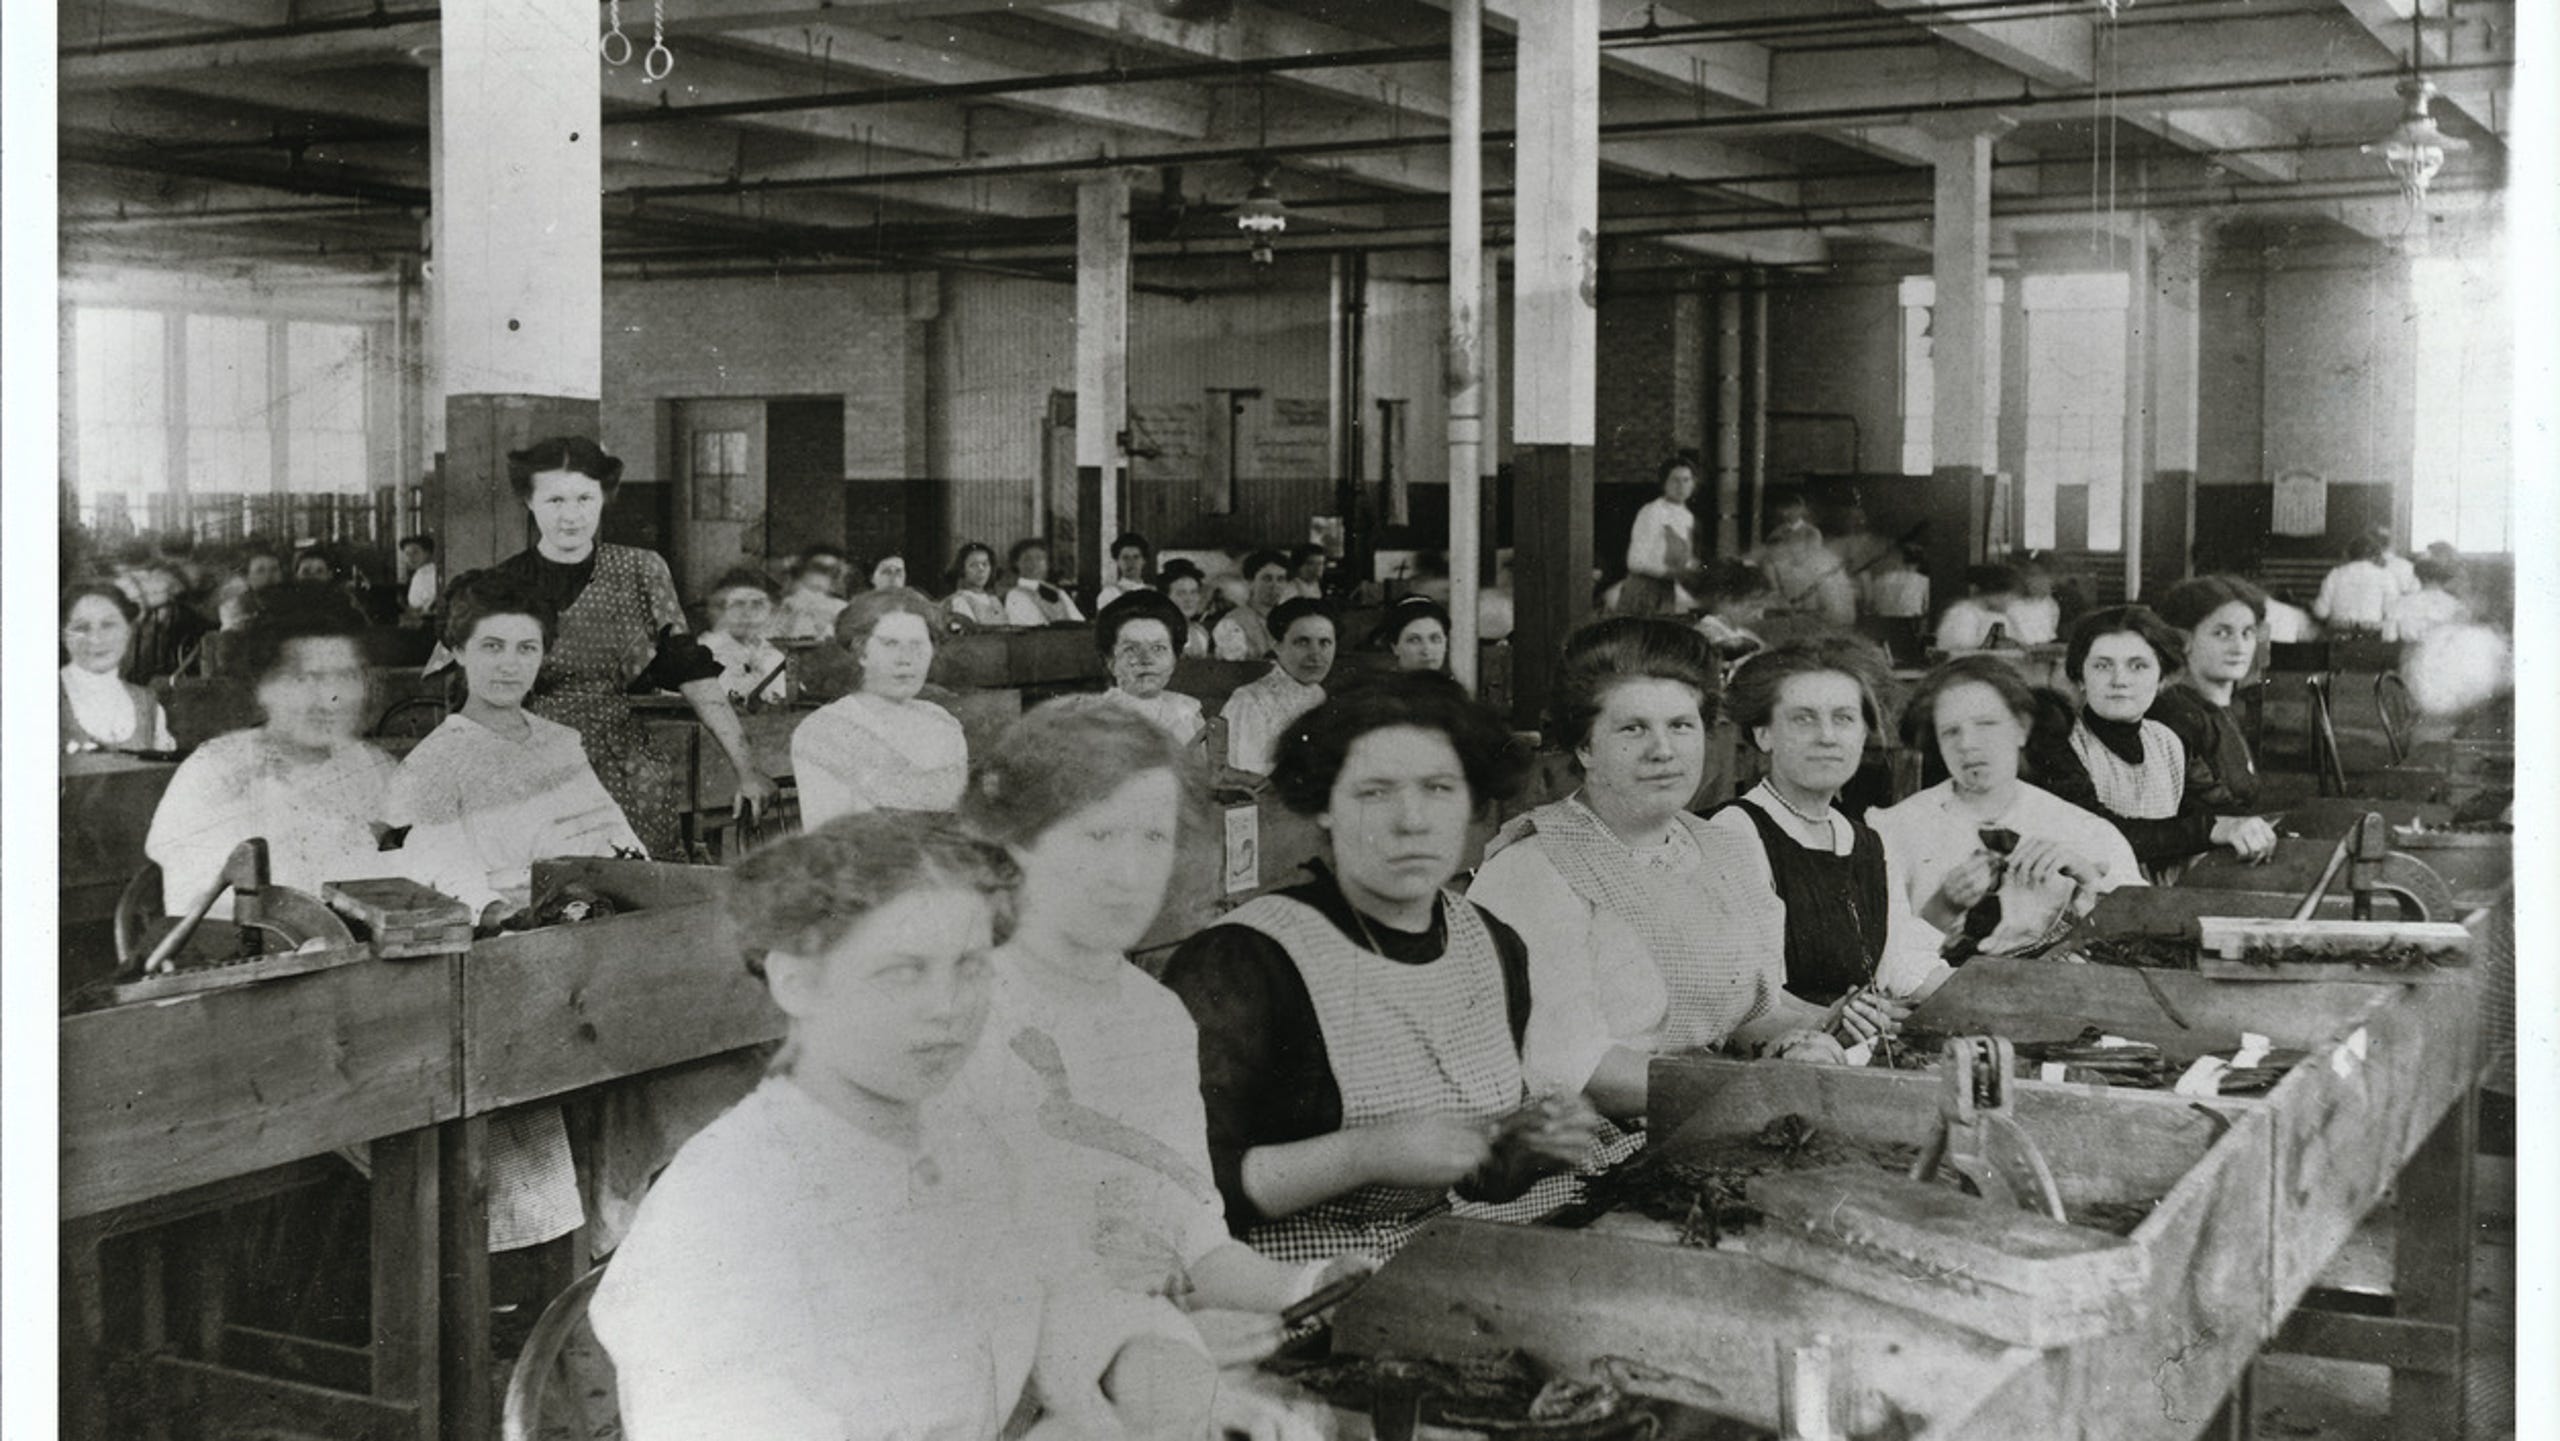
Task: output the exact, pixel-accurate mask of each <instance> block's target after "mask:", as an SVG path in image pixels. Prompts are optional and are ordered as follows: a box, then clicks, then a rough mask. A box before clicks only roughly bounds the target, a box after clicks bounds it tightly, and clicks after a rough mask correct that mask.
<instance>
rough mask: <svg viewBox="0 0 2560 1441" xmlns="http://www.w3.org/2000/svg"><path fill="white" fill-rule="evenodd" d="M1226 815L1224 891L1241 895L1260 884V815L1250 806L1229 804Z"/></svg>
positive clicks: (1232, 894) (1233, 894)
mask: <svg viewBox="0 0 2560 1441" xmlns="http://www.w3.org/2000/svg"><path fill="white" fill-rule="evenodd" d="M1226 817H1227V873H1226V891H1227V894H1228V895H1231V896H1240V895H1243V894H1244V893H1245V892H1247V891H1250V890H1252V889H1254V888H1255V887H1257V886H1259V885H1261V884H1262V817H1261V815H1260V814H1259V813H1257V812H1256V811H1255V810H1254V808H1253V807H1251V806H1229V807H1228V808H1227V813H1226Z"/></svg>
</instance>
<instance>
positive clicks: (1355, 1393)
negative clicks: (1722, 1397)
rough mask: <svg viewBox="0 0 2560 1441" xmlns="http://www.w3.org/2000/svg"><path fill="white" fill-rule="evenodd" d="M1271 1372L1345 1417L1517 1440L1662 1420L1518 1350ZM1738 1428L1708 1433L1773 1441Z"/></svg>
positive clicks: (1658, 1408) (1624, 1429)
mask: <svg viewBox="0 0 2560 1441" xmlns="http://www.w3.org/2000/svg"><path fill="white" fill-rule="evenodd" d="M1265 1369H1267V1370H1270V1371H1272V1372H1274V1373H1275V1374H1278V1375H1281V1376H1285V1377H1287V1378H1288V1379H1289V1380H1290V1381H1292V1382H1295V1383H1296V1384H1297V1385H1299V1386H1303V1387H1305V1388H1306V1389H1307V1390H1309V1391H1312V1392H1314V1393H1315V1394H1317V1395H1318V1396H1321V1397H1323V1398H1324V1399H1325V1400H1327V1401H1329V1402H1331V1403H1333V1404H1334V1405H1336V1406H1340V1407H1343V1408H1345V1409H1348V1410H1354V1411H1363V1412H1368V1413H1370V1414H1371V1415H1372V1416H1373V1417H1377V1416H1381V1415H1382V1414H1383V1413H1384V1412H1386V1411H1387V1410H1388V1409H1389V1408H1393V1407H1406V1408H1410V1410H1409V1413H1408V1419H1410V1420H1419V1421H1426V1422H1429V1423H1431V1424H1432V1425H1434V1426H1443V1427H1449V1428H1452V1429H1455V1430H1461V1431H1472V1432H1477V1433H1481V1434H1483V1435H1487V1436H1495V1437H1506V1438H1512V1437H1516V1438H1520V1441H1533V1438H1534V1441H1604V1438H1615V1437H1636V1436H1652V1435H1655V1434H1657V1433H1658V1432H1659V1431H1660V1429H1661V1426H1662V1422H1663V1419H1664V1418H1663V1411H1664V1406H1663V1405H1662V1404H1661V1403H1657V1402H1654V1401H1651V1400H1648V1399H1646V1398H1644V1397H1640V1396H1632V1395H1629V1394H1628V1393H1626V1392H1625V1391H1622V1390H1620V1389H1619V1388H1618V1387H1617V1386H1615V1385H1612V1384H1610V1383H1609V1382H1608V1381H1605V1380H1599V1381H1575V1380H1571V1379H1569V1378H1566V1377H1563V1376H1558V1375H1555V1374H1553V1373H1552V1372H1550V1371H1549V1370H1548V1368H1546V1367H1545V1366H1542V1365H1540V1364H1539V1363H1538V1362H1537V1361H1535V1360H1534V1359H1532V1358H1530V1357H1529V1356H1527V1355H1525V1354H1523V1353H1521V1352H1518V1351H1507V1352H1504V1353H1502V1354H1501V1355H1498V1356H1491V1357H1485V1358H1481V1359H1475V1360H1442V1359H1437V1358H1433V1357H1423V1356H1350V1355H1344V1356H1328V1357H1325V1358H1322V1359H1319V1360H1313V1361H1274V1362H1268V1363H1265ZM1736 1426H1737V1429H1726V1430H1716V1431H1712V1432H1710V1433H1706V1434H1709V1435H1711V1436H1713V1437H1715V1438H1717V1441H1757V1438H1760V1437H1765V1436H1767V1435H1768V1433H1767V1432H1765V1431H1762V1430H1759V1429H1757V1428H1752V1427H1745V1426H1740V1425H1739V1423H1736ZM1683 1434H1690V1433H1689V1432H1687V1431H1686V1430H1684V1432H1683Z"/></svg>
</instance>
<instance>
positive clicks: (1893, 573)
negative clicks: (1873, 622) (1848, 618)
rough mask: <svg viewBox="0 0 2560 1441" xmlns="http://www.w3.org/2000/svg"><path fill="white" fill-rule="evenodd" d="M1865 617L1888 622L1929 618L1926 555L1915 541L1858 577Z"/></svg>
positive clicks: (1886, 553) (1902, 545)
mask: <svg viewBox="0 0 2560 1441" xmlns="http://www.w3.org/2000/svg"><path fill="white" fill-rule="evenodd" d="M1860 579H1861V580H1863V581H1864V583H1865V594H1864V595H1863V596H1862V597H1861V600H1862V601H1863V603H1864V604H1865V606H1866V608H1867V614H1869V615H1873V616H1883V617H1885V618H1887V619H1890V620H1919V619H1921V618H1923V617H1925V616H1927V615H1928V614H1929V552H1928V550H1927V549H1926V548H1925V547H1923V546H1922V545H1921V544H1920V543H1919V542H1917V541H1905V542H1903V543H1902V544H1901V545H1898V546H1895V547H1894V548H1893V549H1891V550H1889V551H1886V552H1885V553H1884V554H1883V555H1882V556H1880V557H1879V558H1878V559H1877V560H1876V563H1875V566H1874V568H1873V569H1871V570H1869V571H1868V572H1867V573H1866V574H1865V575H1864V576H1862V577H1860Z"/></svg>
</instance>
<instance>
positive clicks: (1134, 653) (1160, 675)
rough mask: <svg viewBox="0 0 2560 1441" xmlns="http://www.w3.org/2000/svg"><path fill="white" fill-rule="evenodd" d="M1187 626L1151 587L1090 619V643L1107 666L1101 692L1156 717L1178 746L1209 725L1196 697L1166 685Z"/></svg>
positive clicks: (1152, 718) (1165, 600) (1120, 599)
mask: <svg viewBox="0 0 2560 1441" xmlns="http://www.w3.org/2000/svg"><path fill="white" fill-rule="evenodd" d="M1189 631H1190V626H1189V624H1188V623H1187V622H1185V621H1184V620H1183V618H1182V612H1181V611H1179V610H1176V609H1175V608H1174V605H1173V602H1172V601H1169V600H1167V599H1165V598H1164V597H1163V596H1161V595H1158V594H1156V593H1155V592H1154V591H1152V590H1139V591H1132V592H1131V593H1129V594H1127V595H1124V596H1120V597H1118V598H1116V599H1114V600H1113V601H1112V602H1111V603H1110V604H1108V605H1106V606H1104V607H1103V608H1102V613H1101V614H1100V615H1098V616H1096V617H1094V622H1093V643H1094V647H1095V649H1097V650H1099V651H1101V652H1102V663H1103V665H1104V666H1106V667H1107V668H1109V670H1110V672H1111V689H1109V690H1107V691H1105V692H1103V696H1104V698H1105V699H1107V700H1110V701H1113V702H1115V703H1117V704H1118V705H1121V706H1123V707H1125V708H1127V709H1129V710H1133V711H1136V712H1137V713H1138V714H1140V715H1142V716H1145V717H1146V718H1147V719H1148V720H1151V721H1154V722H1155V723H1156V726H1157V728H1158V729H1160V730H1162V731H1163V732H1164V733H1165V734H1167V735H1169V736H1171V737H1173V739H1174V743H1175V744H1176V745H1181V746H1189V745H1190V744H1191V743H1192V742H1194V741H1196V740H1199V739H1200V737H1201V734H1202V733H1203V732H1204V731H1206V730H1207V729H1208V725H1209V720H1208V717H1207V716H1205V715H1203V714H1201V711H1200V702H1198V701H1196V700H1194V699H1192V698H1191V697H1190V696H1187V695H1184V694H1182V693H1181V692H1180V691H1174V690H1167V689H1166V688H1165V687H1166V686H1167V685H1168V684H1170V683H1171V682H1172V680H1173V669H1174V666H1175V665H1176V664H1177V663H1178V662H1179V661H1180V660H1181V658H1182V654H1183V649H1182V647H1183V641H1184V639H1185V638H1186V636H1187V634H1188V633H1189Z"/></svg>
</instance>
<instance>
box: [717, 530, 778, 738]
mask: <svg viewBox="0 0 2560 1441" xmlns="http://www.w3.org/2000/svg"><path fill="white" fill-rule="evenodd" d="M781 603H782V587H781V586H779V585H776V584H775V583H774V579H773V577H772V576H769V575H767V574H765V573H764V572H763V571H761V570H757V569H755V568H754V567H752V566H743V565H742V566H740V567H738V568H737V569H735V570H733V571H730V572H729V573H728V574H727V575H724V576H722V577H720V579H719V580H718V581H717V582H715V583H713V585H712V587H711V595H710V599H709V603H708V605H707V606H706V607H705V609H707V610H709V611H710V612H711V629H709V630H706V631H704V632H703V633H702V637H701V639H702V648H703V649H704V650H707V651H709V652H711V658H712V659H713V660H716V661H718V662H720V689H721V691H722V692H723V693H725V694H726V695H727V696H728V697H729V703H730V704H732V705H736V704H739V703H740V702H743V701H744V700H746V698H747V697H748V696H749V695H755V694H761V696H762V698H763V699H766V700H773V701H778V700H781V699H782V698H783V695H784V694H785V692H786V691H787V690H788V689H789V685H788V677H778V676H777V677H775V678H774V680H773V681H772V682H771V683H770V684H767V683H766V680H765V677H767V676H771V675H773V673H774V672H775V671H777V670H780V669H782V665H783V654H782V651H781V649H780V647H778V646H776V645H775V644H774V643H773V642H772V641H771V640H770V639H768V638H767V636H768V633H769V632H770V631H771V630H772V629H773V617H774V611H775V608H776V607H778V606H779V605H780V604H781ZM758 686H762V687H763V690H762V691H761V692H760V693H759V692H758V691H757V689H756V688H757V687H758Z"/></svg>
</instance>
